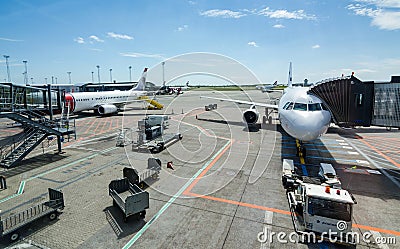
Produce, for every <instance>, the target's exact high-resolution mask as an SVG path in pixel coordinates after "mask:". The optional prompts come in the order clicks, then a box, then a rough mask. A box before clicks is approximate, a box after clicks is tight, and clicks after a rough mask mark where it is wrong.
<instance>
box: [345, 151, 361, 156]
mask: <svg viewBox="0 0 400 249" xmlns="http://www.w3.org/2000/svg"><path fill="white" fill-rule="evenodd" d="M347 153H349V154H350V155H359V153H358V152H356V151H347Z"/></svg>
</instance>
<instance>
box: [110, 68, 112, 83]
mask: <svg viewBox="0 0 400 249" xmlns="http://www.w3.org/2000/svg"><path fill="white" fill-rule="evenodd" d="M111 71H112V68H110V82H111V83H112V74H111Z"/></svg>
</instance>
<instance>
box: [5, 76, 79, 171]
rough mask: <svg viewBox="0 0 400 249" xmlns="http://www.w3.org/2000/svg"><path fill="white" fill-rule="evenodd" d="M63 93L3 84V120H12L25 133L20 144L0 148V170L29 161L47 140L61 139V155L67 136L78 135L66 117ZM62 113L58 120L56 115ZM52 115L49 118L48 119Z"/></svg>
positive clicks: (58, 141)
mask: <svg viewBox="0 0 400 249" xmlns="http://www.w3.org/2000/svg"><path fill="white" fill-rule="evenodd" d="M61 97H62V96H61V93H60V91H52V90H51V89H50V85H48V86H47V87H46V88H35V87H27V86H19V85H15V84H12V83H0V118H8V119H11V120H13V121H15V122H18V123H20V124H21V125H22V127H23V129H24V131H23V132H22V134H20V135H19V137H18V139H17V141H16V142H15V141H13V142H11V143H10V144H5V145H3V146H1V147H0V167H4V168H11V167H14V166H15V165H17V163H18V162H20V161H21V160H22V159H23V158H25V157H26V156H27V155H28V154H29V153H30V152H31V151H33V149H34V148H35V147H37V146H38V145H39V144H40V143H41V142H42V141H43V140H44V139H46V138H48V139H50V138H52V136H51V135H54V136H56V137H57V146H58V151H59V152H61V142H62V137H63V136H64V135H68V137H69V135H70V134H73V133H75V130H74V128H72V126H71V125H73V126H74V123H71V122H70V121H69V117H68V115H66V117H64V116H63V112H62V99H61ZM60 112H61V113H62V115H61V117H60V118H59V119H58V120H55V119H54V118H53V113H60ZM47 115H49V118H47V117H46V116H47Z"/></svg>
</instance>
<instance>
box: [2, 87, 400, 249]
mask: <svg viewBox="0 0 400 249" xmlns="http://www.w3.org/2000/svg"><path fill="white" fill-rule="evenodd" d="M211 94H213V95H214V96H216V97H222V96H225V97H226V96H230V97H232V98H234V99H243V100H253V101H257V102H262V101H270V100H267V96H268V95H267V94H265V93H261V92H259V91H248V92H246V93H244V92H239V91H232V92H229V91H226V92H225V91H223V92H212V91H189V92H185V93H184V94H182V95H180V96H177V97H174V96H160V97H158V101H159V102H160V103H162V104H164V106H165V108H164V109H163V110H147V111H144V110H143V109H141V108H140V107H141V104H132V105H129V106H127V108H126V110H125V112H121V113H120V114H118V115H116V116H108V117H97V116H95V115H91V114H90V115H88V116H87V117H84V116H83V115H79V117H78V119H77V120H76V125H77V127H76V129H77V140H74V139H71V140H70V141H69V142H65V143H64V145H63V151H64V153H63V154H60V155H58V154H55V151H54V149H55V148H56V147H55V145H53V147H51V146H50V147H49V148H38V149H36V150H35V151H34V152H33V154H32V155H30V156H29V157H28V158H26V159H25V160H24V163H23V165H21V166H19V167H17V168H14V169H11V170H8V171H6V172H2V173H1V174H4V175H6V176H7V185H8V189H7V190H1V191H0V210H1V214H2V215H6V214H9V213H15V212H16V211H17V210H20V209H22V208H23V207H25V206H29V205H30V204H32V203H36V202H39V201H41V200H43V199H45V198H46V193H47V188H49V187H51V188H56V189H61V190H62V191H63V193H64V198H65V203H66V207H65V209H64V210H63V213H62V214H61V215H60V216H59V218H58V219H57V220H56V221H51V222H50V221H47V220H46V219H43V220H42V221H40V222H38V223H36V224H34V225H30V226H29V227H27V229H25V230H24V231H22V233H21V235H22V237H23V240H22V241H19V242H18V243H15V244H13V245H9V244H6V243H4V242H1V244H0V247H7V246H8V247H9V248H18V247H17V246H20V247H21V248H22V247H26V248H29V247H31V248H139V247H141V248H343V246H342V245H338V244H331V243H327V242H322V243H316V244H303V243H291V242H289V243H281V242H279V241H278V238H277V237H273V241H272V242H269V241H267V242H260V241H259V234H260V233H261V232H265V231H268V232H269V233H270V234H271V232H274V233H275V234H278V233H279V232H284V233H285V234H286V235H290V233H292V232H293V225H292V222H291V218H290V213H289V208H288V203H287V199H286V196H285V190H284V189H283V187H282V184H281V176H282V174H281V170H282V159H283V158H288V159H293V160H294V161H295V163H299V159H298V158H297V156H296V148H295V141H294V139H293V138H291V137H289V136H288V135H287V134H286V133H285V132H284V131H283V130H282V129H281V128H280V127H279V125H276V124H277V123H278V121H277V120H274V124H273V125H266V126H262V127H260V129H252V130H250V131H248V129H247V128H246V127H245V125H244V124H243V122H242V111H243V110H245V109H246V108H247V107H246V106H242V105H236V104H233V103H226V102H219V101H212V100H210V99H202V98H200V96H201V95H207V96H210V95H211ZM276 97H278V94H277V93H273V94H271V95H270V98H271V99H272V101H274V100H275V99H276ZM211 103H217V104H218V108H217V109H216V110H214V111H207V112H206V111H205V110H204V106H205V105H207V104H211ZM259 111H260V113H261V114H262V113H263V112H264V110H262V109H259ZM146 113H147V114H161V113H162V114H168V115H170V118H171V119H170V121H169V123H170V127H169V129H167V131H166V132H170V133H176V132H180V133H181V134H182V135H183V139H182V140H181V141H180V142H178V143H176V144H174V145H172V146H171V147H168V148H167V149H166V150H164V151H163V152H161V153H158V154H146V153H138V152H133V151H132V150H131V146H129V145H128V146H125V147H116V145H115V144H116V137H117V134H118V131H119V129H121V128H132V131H131V137H132V139H136V126H137V121H138V120H140V119H142V118H143V117H144V115H145V114H146ZM260 119H261V118H260ZM1 124H2V125H3V126H2V127H3V128H2V131H10V132H7V133H9V134H14V133H18V132H19V131H18V128H15V127H12V128H5V126H6V125H5V123H4V122H2V123H1ZM7 129H9V130H7ZM11 131H12V132H11ZM13 132H14V133H13ZM2 134H5V133H3V132H2ZM45 143H47V142H45ZM48 143H49V145H51V143H54V142H53V141H49V142H48ZM399 145H400V131H399V130H398V129H392V130H391V131H387V130H386V129H385V128H379V127H370V128H358V129H342V128H338V127H335V126H332V127H331V128H330V129H329V131H328V133H327V134H325V135H324V136H323V137H322V138H321V139H319V140H317V141H314V142H313V143H310V144H306V148H307V158H306V163H307V165H310V166H312V165H318V164H319V163H320V162H326V163H331V164H332V165H333V166H334V168H335V169H336V171H337V173H338V175H339V177H340V179H341V181H342V186H343V188H345V189H347V190H349V191H350V192H351V193H352V194H353V195H354V196H355V198H356V200H357V202H358V203H357V204H356V205H355V206H354V212H353V213H354V217H353V222H354V224H353V231H355V232H358V233H359V234H366V233H368V234H371V237H370V238H369V239H370V240H371V241H374V240H376V239H377V238H381V239H382V238H386V239H387V240H389V238H394V239H390V240H391V242H393V240H396V242H397V243H396V244H376V243H367V242H366V241H361V242H360V244H359V245H357V247H358V248H400V218H399V216H398V215H397V212H399V211H400V193H399V187H400V185H399V177H400V156H399ZM43 150H47V151H48V153H46V154H42V151H43ZM149 157H157V158H160V159H161V161H162V163H163V168H162V171H161V174H160V176H159V179H158V180H156V181H154V182H152V183H151V184H149V185H150V186H149V187H148V188H147V189H146V190H147V191H148V192H149V193H150V208H149V209H148V210H147V215H146V218H145V219H144V220H140V221H137V220H135V219H129V220H128V222H127V223H124V222H123V218H122V212H121V210H119V209H117V208H116V207H113V205H112V199H111V197H110V196H109V195H108V184H109V182H110V181H111V180H114V179H117V178H121V177H122V169H123V168H124V167H135V168H136V169H138V171H139V172H140V171H142V170H144V169H145V167H146V166H147V165H146V164H147V159H148V158H149ZM168 161H172V162H173V167H174V170H170V169H167V168H166V163H167V162H168ZM110 217H112V218H113V219H114V220H115V222H116V223H117V224H118V225H119V226H120V228H121V230H119V231H114V230H113V229H112V227H111V225H110V220H113V219H110ZM286 239H288V238H286Z"/></svg>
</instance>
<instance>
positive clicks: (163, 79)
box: [161, 61, 165, 86]
mask: <svg viewBox="0 0 400 249" xmlns="http://www.w3.org/2000/svg"><path fill="white" fill-rule="evenodd" d="M161 65H162V82H163V83H162V84H163V86H165V74H164V66H165V61H163V62H162V63H161Z"/></svg>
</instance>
